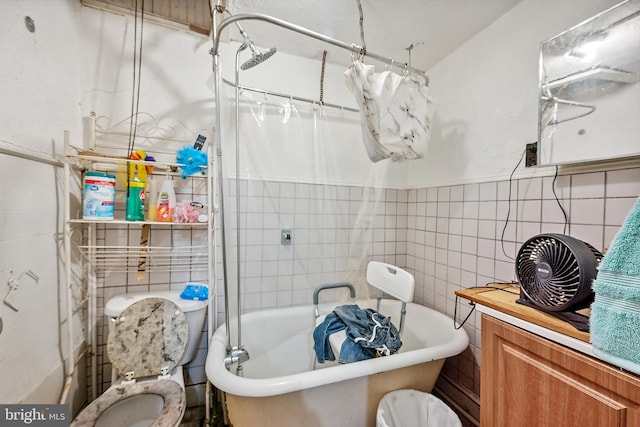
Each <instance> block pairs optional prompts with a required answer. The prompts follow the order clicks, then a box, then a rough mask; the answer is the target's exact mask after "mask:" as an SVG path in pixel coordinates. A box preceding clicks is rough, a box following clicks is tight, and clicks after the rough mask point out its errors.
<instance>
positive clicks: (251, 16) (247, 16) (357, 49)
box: [211, 13, 429, 85]
mask: <svg viewBox="0 0 640 427" xmlns="http://www.w3.org/2000/svg"><path fill="white" fill-rule="evenodd" d="M244 20H256V21H265V22H269V23H271V24H274V25H277V26H278V27H282V28H286V29H288V30H291V31H295V32H296V33H299V34H303V35H305V36H308V37H312V38H314V39H317V40H321V41H324V42H326V43H329V44H332V45H334V46H337V47H340V48H342V49H345V50H348V51H350V52H352V53H355V54H358V55H362V56H368V57H370V58H373V59H375V60H378V61H380V62H383V63H385V64H388V65H391V66H392V67H393V66H397V67H401V68H403V69H405V70H408V71H411V72H414V73H417V74H420V75H422V76H423V77H424V78H425V83H426V84H427V85H428V84H429V75H428V74H427V72H426V71H423V70H420V69H418V68H415V67H412V66H410V65H409V64H407V63H404V62H398V61H395V60H394V59H393V58H388V57H385V56H382V55H378V54H376V53H373V52H370V51H368V50H366V49H365V48H363V47H362V46H358V45H356V44H349V43H345V42H343V41H340V40H337V39H334V38H331V37H329V36H326V35H324V34H321V33H317V32H315V31H312V30H309V29H308V28H305V27H301V26H300V25H296V24H292V23H290V22H287V21H283V20H282V19H278V18H274V17H272V16H269V15H263V14H259V13H241V14H238V15H233V16H230V17H228V18H225V19H223V20H222V21H220V24H219V25H218V28H217V29H216V32H215V38H214V40H213V48H212V49H211V54H212V55H214V56H215V55H217V54H218V50H219V48H220V34H221V33H222V30H223V29H224V28H225V27H226V26H227V25H230V24H233V23H234V22H236V21H244Z"/></svg>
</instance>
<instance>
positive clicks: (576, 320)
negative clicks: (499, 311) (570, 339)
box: [516, 298, 589, 332]
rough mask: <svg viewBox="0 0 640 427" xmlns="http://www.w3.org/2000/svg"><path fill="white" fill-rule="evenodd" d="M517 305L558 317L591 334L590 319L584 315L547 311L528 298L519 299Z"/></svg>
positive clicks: (571, 312) (572, 312)
mask: <svg viewBox="0 0 640 427" xmlns="http://www.w3.org/2000/svg"><path fill="white" fill-rule="evenodd" d="M516 303H518V304H522V305H525V306H527V307H531V308H535V309H536V310H539V311H542V312H544V313H547V314H550V315H552V316H554V317H557V318H558V319H560V320H564V321H565V322H568V323H570V324H571V325H573V327H575V328H576V329H577V330H579V331H582V332H589V317H588V316H585V315H584V314H580V313H576V312H574V311H547V310H544V309H543V308H541V307H540V306H537V305H535V304H533V303H532V302H530V301H529V300H527V299H526V298H518V299H517V300H516Z"/></svg>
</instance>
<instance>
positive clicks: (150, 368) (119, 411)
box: [71, 291, 207, 427]
mask: <svg viewBox="0 0 640 427" xmlns="http://www.w3.org/2000/svg"><path fill="white" fill-rule="evenodd" d="M206 309H207V301H196V300H185V299H182V298H180V291H164V292H153V293H146V292H139V293H130V294H122V295H118V296H115V297H113V298H112V299H110V300H109V301H108V302H107V304H106V306H105V308H104V312H105V315H106V316H108V318H109V338H108V343H107V349H108V354H109V360H110V361H111V364H112V368H113V371H114V376H115V375H117V379H116V381H114V383H113V384H112V385H111V387H109V389H107V391H105V392H104V393H103V394H102V395H101V396H100V397H98V398H97V399H96V400H94V401H93V402H91V403H90V404H89V405H88V406H87V407H86V408H85V409H83V410H82V411H81V412H80V414H78V416H77V417H76V419H75V420H74V421H73V423H71V426H77V427H80V426H83V427H84V426H91V427H93V426H96V427H111V426H114V427H115V426H118V427H120V426H130V427H132V426H135V427H143V426H153V427H165V426H166V427H176V426H178V425H180V422H181V420H182V417H183V416H184V411H185V408H186V395H185V388H184V378H183V375H182V365H185V364H186V363H188V362H190V361H191V360H192V359H193V357H194V356H195V354H196V352H197V350H198V344H199V343H200V337H201V333H202V328H203V326H204V318H205V314H206Z"/></svg>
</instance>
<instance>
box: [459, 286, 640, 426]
mask: <svg viewBox="0 0 640 427" xmlns="http://www.w3.org/2000/svg"><path fill="white" fill-rule="evenodd" d="M517 289H518V288H505V289H504V290H489V291H488V290H487V289H483V288H474V289H465V290H461V291H457V292H456V294H457V295H458V296H460V297H462V298H466V299H469V300H470V301H473V302H475V303H476V304H477V308H478V310H479V311H480V312H482V362H481V389H480V396H481V405H480V422H481V425H482V426H487V427H488V426H491V427H500V426H505V427H506V426H508V427H530V426H549V427H551V426H563V427H572V426H576V427H577V426H579V427H589V426H593V427H608V426H638V425H640V378H639V377H638V376H636V375H633V374H630V373H627V372H625V371H622V370H621V369H620V368H618V367H616V366H613V365H611V364H608V363H605V362H603V361H601V360H599V359H597V358H596V357H595V356H593V353H592V352H591V345H590V344H589V334H588V333H584V332H580V331H578V330H577V329H575V328H573V326H571V325H569V324H568V323H566V322H564V321H561V320H559V319H556V318H555V317H553V316H551V315H549V314H546V313H543V312H541V311H538V310H535V309H533V308H529V307H525V306H522V305H519V304H516V302H515V301H516V299H517V298H518V295H517ZM509 291H511V293H510V292H509Z"/></svg>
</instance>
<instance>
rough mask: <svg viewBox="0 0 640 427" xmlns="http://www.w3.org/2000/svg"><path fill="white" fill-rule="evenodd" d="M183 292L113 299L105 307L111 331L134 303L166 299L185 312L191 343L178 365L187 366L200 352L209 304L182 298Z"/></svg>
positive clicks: (125, 296)
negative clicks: (120, 316)
mask: <svg viewBox="0 0 640 427" xmlns="http://www.w3.org/2000/svg"><path fill="white" fill-rule="evenodd" d="M181 292H182V291H157V292H131V293H128V294H120V295H116V296H114V297H112V298H111V299H110V300H109V301H107V304H106V305H105V306H104V314H105V316H107V317H108V318H109V330H111V328H112V327H113V325H114V324H115V319H116V317H118V315H120V313H122V312H123V311H124V310H125V309H126V308H127V307H129V306H130V305H131V304H133V303H134V302H137V301H140V300H141V299H144V298H165V299H168V300H170V301H173V302H174V303H176V305H177V306H178V307H180V309H181V310H182V311H183V312H184V314H185V317H186V318H187V324H188V325H189V342H188V343H187V348H186V349H185V352H184V355H183V356H182V358H181V359H180V362H179V363H178V366H181V365H186V364H187V363H189V362H191V361H192V360H193V359H194V357H195V355H196V353H197V352H198V346H199V344H200V338H201V336H202V329H203V327H204V318H205V314H206V312H207V305H208V304H209V302H208V301H198V300H188V299H183V298H180V293H181Z"/></svg>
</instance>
